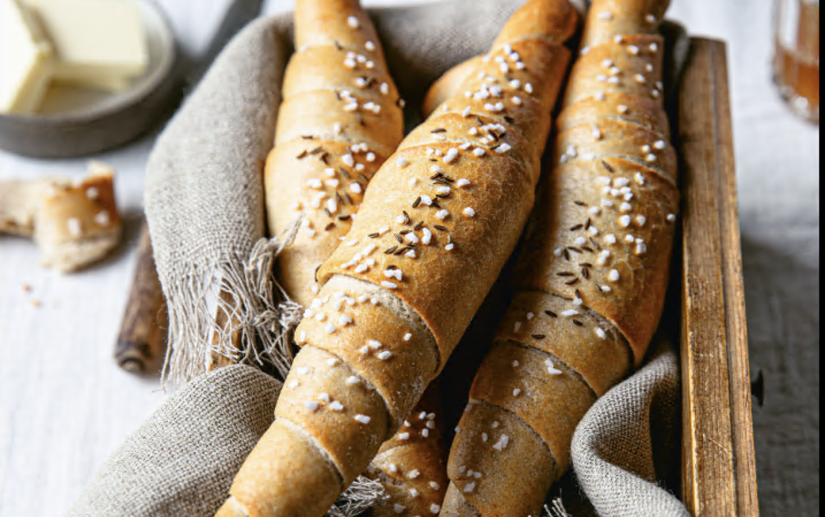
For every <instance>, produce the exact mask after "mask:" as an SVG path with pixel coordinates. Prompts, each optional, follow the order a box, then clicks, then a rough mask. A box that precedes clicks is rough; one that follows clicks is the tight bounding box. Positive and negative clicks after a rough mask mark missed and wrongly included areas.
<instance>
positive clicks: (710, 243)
mask: <svg viewBox="0 0 825 517" xmlns="http://www.w3.org/2000/svg"><path fill="white" fill-rule="evenodd" d="M728 85H729V83H728V71H727V59H726V47H725V44H724V43H722V42H719V41H712V40H707V39H697V38H694V39H692V40H691V48H690V55H689V59H688V63H687V65H686V68H685V71H684V76H683V78H682V84H681V91H680V93H679V99H678V118H679V135H678V140H679V147H680V156H681V160H682V164H681V174H682V192H683V197H684V199H683V218H682V230H683V240H682V257H681V258H682V271H681V284H682V285H681V287H682V338H681V347H680V348H681V361H682V395H683V397H682V398H683V402H682V404H683V414H682V419H683V438H682V444H683V447H682V498H683V500H684V502H685V504H686V505H687V507H688V509H689V510H690V511H691V512H692V513H693V514H694V515H701V516H716V515H724V516H755V515H758V514H759V507H758V504H757V495H756V466H755V458H754V448H753V422H752V419H751V390H750V373H749V368H748V346H747V329H746V320H745V293H744V285H743V279H742V257H741V248H740V234H739V219H738V202H737V194H736V169H735V165H734V154H733V131H732V124H731V116H730V97H729V91H728Z"/></svg>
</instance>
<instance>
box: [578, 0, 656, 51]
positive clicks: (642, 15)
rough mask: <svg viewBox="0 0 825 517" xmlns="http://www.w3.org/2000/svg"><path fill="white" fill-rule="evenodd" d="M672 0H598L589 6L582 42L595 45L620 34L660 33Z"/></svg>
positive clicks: (585, 45)
mask: <svg viewBox="0 0 825 517" xmlns="http://www.w3.org/2000/svg"><path fill="white" fill-rule="evenodd" d="M669 5H670V0H598V1H596V2H593V4H592V5H591V7H590V14H589V15H588V18H587V23H586V24H585V26H584V34H583V35H582V46H583V47H584V48H588V47H590V48H592V47H594V46H596V45H599V44H601V43H606V42H608V41H612V40H613V38H615V37H616V36H617V35H629V34H657V33H658V32H659V25H660V24H661V22H662V20H663V19H664V17H665V12H666V11H667V8H668V6H669Z"/></svg>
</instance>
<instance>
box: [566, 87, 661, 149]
mask: <svg viewBox="0 0 825 517" xmlns="http://www.w3.org/2000/svg"><path fill="white" fill-rule="evenodd" d="M631 99H632V100H633V102H631ZM631 104H632V105H633V110H630V109H629V108H628V110H627V111H623V112H620V111H619V106H630V105H631ZM604 120H616V121H621V122H627V123H631V124H638V125H640V126H642V127H644V128H647V129H649V130H651V131H653V132H654V133H656V134H657V135H659V136H661V137H662V138H664V139H665V140H669V139H670V124H669V122H668V119H667V113H666V112H665V111H664V110H663V109H662V106H661V104H660V103H659V101H658V100H655V99H643V98H639V97H632V96H630V95H627V94H624V93H605V98H604V100H600V99H597V98H596V97H593V96H591V97H585V98H583V99H581V100H580V101H578V102H577V103H576V104H575V105H573V106H570V107H569V108H567V109H564V110H562V112H561V113H559V116H558V118H557V119H556V131H557V132H559V133H561V132H563V131H566V130H568V129H570V128H571V127H574V126H578V125H581V124H591V127H592V126H593V125H594V124H597V123H599V122H601V121H604Z"/></svg>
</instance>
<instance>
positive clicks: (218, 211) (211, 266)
mask: <svg viewBox="0 0 825 517" xmlns="http://www.w3.org/2000/svg"><path fill="white" fill-rule="evenodd" d="M520 3H521V2H498V1H494V0H486V1H480V2H479V1H472V2H471V1H468V0H458V1H454V2H449V3H442V4H435V5H430V6H424V7H421V6H419V7H410V8H400V9H376V10H374V11H372V12H371V14H372V16H373V19H374V21H375V23H376V27H377V29H378V31H379V34H380V37H381V38H382V42H383V43H384V46H385V50H386V53H387V57H388V61H389V63H390V68H391V71H392V72H393V75H394V77H395V78H396V81H397V82H398V84H399V85H400V87H401V90H402V95H404V96H405V97H406V98H407V99H408V100H409V102H410V103H411V105H413V106H414V105H416V104H417V102H418V101H419V100H420V99H421V98H422V97H423V94H424V93H425V92H426V88H427V87H428V86H429V85H430V84H431V83H432V81H433V80H435V79H436V78H437V77H438V76H439V75H440V74H441V73H443V72H444V71H445V70H447V69H448V68H449V67H451V66H453V65H455V64H457V63H459V62H461V61H463V60H465V59H468V58H470V57H472V56H475V55H478V54H480V53H482V52H484V51H486V49H487V48H488V47H489V45H490V43H491V42H492V40H493V39H494V38H495V36H496V34H497V33H498V31H499V29H500V27H501V26H502V25H503V23H504V22H505V20H506V19H507V17H509V15H510V14H511V13H512V12H513V10H515V8H517V7H518V6H519V5H520ZM458 19H461V20H462V22H463V23H462V24H458V25H457V24H455V20H458ZM291 39H292V35H291V20H290V17H289V16H288V15H287V16H280V17H274V18H264V19H260V20H258V21H256V22H254V23H252V24H250V26H249V27H247V28H246V29H245V30H244V31H243V32H242V33H241V34H240V35H239V36H237V37H236V38H235V39H234V41H233V42H231V43H230V44H229V46H228V47H227V48H226V49H225V51H224V52H223V53H222V54H221V56H220V57H219V58H218V60H217V61H216V63H215V64H214V66H213V67H212V69H211V70H210V71H209V73H208V74H207V75H206V77H205V78H204V80H203V82H202V84H201V85H200V86H199V87H198V89H197V90H196V91H195V92H194V94H193V95H192V96H191V97H190V98H189V99H188V100H187V102H186V104H185V105H184V107H183V108H182V110H181V111H180V112H179V114H178V115H177V116H176V117H175V119H174V120H173V121H172V122H171V123H170V124H169V126H168V127H167V128H166V130H165V131H164V132H163V134H162V135H161V136H160V138H159V139H158V142H157V144H156V146H155V149H154V151H153V153H152V156H151V158H150V161H149V166H148V173H147V174H148V175H147V187H146V202H147V216H148V220H149V223H150V231H151V233H152V239H153V242H154V247H155V258H156V262H157V266H158V271H159V275H160V277H161V282H162V284H163V287H164V291H165V294H166V295H167V299H168V304H169V305H170V306H171V309H170V310H171V314H170V331H171V334H170V339H171V340H172V341H173V342H172V352H171V353H172V367H173V368H180V369H179V370H178V371H173V372H172V375H173V378H177V379H181V380H189V379H191V378H195V380H194V381H193V382H192V383H191V384H189V385H188V386H186V387H185V388H184V389H183V391H181V392H180V393H178V394H177V395H175V396H174V397H173V398H172V399H170V400H169V401H168V402H167V403H165V404H164V405H163V406H162V407H161V409H160V410H158V412H157V413H156V414H155V415H153V417H152V418H151V419H150V420H149V421H148V422H147V423H146V424H145V425H144V426H143V427H141V429H140V430H139V431H138V432H137V433H136V434H135V435H133V436H132V437H131V438H130V439H129V440H127V442H126V443H125V444H124V445H123V446H122V447H121V448H120V449H119V450H118V451H117V452H116V453H115V454H114V456H113V457H112V458H111V459H110V460H109V462H108V463H107V464H106V466H105V467H104V468H103V470H102V472H101V473H100V474H98V476H97V477H96V478H95V480H94V481H93V482H92V483H91V484H90V485H89V486H88V488H87V489H86V490H85V491H84V493H83V495H82V496H81V498H80V500H79V501H78V502H77V504H76V505H75V507H74V509H73V510H72V512H71V513H70V515H72V516H77V517H79V516H92V515H133V516H142V515H147V516H149V515H176V514H177V515H180V514H186V515H209V514H210V512H214V511H215V510H217V508H218V507H219V506H220V504H221V502H222V501H223V500H224V498H225V496H226V494H227V492H228V488H229V485H230V483H231V480H232V477H233V476H234V472H235V471H237V469H238V468H239V466H240V464H241V462H242V461H243V459H244V458H245V456H246V454H247V453H248V452H249V451H250V450H251V449H252V447H253V446H254V444H255V442H256V436H255V435H256V433H257V435H258V436H260V435H261V434H262V433H263V431H264V430H265V429H266V427H267V426H268V423H271V421H272V418H273V416H272V412H273V409H274V401H275V398H276V396H277V392H278V388H279V386H280V383H279V382H278V381H277V380H275V379H274V378H270V377H267V376H265V375H263V374H261V373H260V372H259V371H258V370H256V369H255V368H252V367H249V366H234V367H230V368H226V369H221V370H218V371H216V372H213V373H209V374H206V375H201V376H200V377H198V375H199V374H201V373H202V372H203V371H205V370H206V367H207V362H205V361H203V359H202V358H203V357H204V356H208V354H209V352H210V350H211V349H213V342H212V341H211V340H210V339H209V334H208V331H209V329H208V328H205V327H204V328H196V327H197V325H198V323H197V320H198V319H199V318H201V317H204V318H208V317H209V313H208V311H210V310H214V307H210V306H209V304H208V303H206V302H204V301H203V299H204V298H205V297H207V296H208V294H209V293H210V292H212V293H214V292H215V291H214V289H215V286H217V288H218V289H219V290H221V291H224V292H229V293H230V294H231V295H233V296H235V299H234V300H233V302H232V304H237V302H238V301H242V302H243V304H244V305H245V304H247V303H248V302H249V301H250V298H254V296H255V293H248V292H241V293H240V294H239V290H241V291H242V290H244V289H246V290H249V289H252V290H254V287H252V288H250V287H249V285H248V284H250V283H251V284H254V285H256V286H257V287H261V286H262V289H261V291H264V292H265V291H271V287H272V286H271V285H270V284H269V283H267V282H263V283H261V282H262V280H261V277H262V276H265V275H266V273H267V272H268V269H267V267H266V266H265V265H264V266H260V264H259V265H258V266H257V267H256V265H255V264H250V262H249V260H248V257H249V256H250V255H253V256H254V255H256V254H258V253H259V252H262V253H264V254H266V253H270V254H271V253H272V252H274V251H275V250H273V249H272V248H267V247H266V240H265V239H263V237H264V235H263V234H264V229H263V203H262V198H263V194H262V184H261V176H260V173H261V166H262V164H263V160H264V159H265V157H266V154H267V153H268V151H269V150H270V148H271V145H272V141H273V132H274V127H275V121H276V116H277V107H278V103H279V100H280V95H279V86H280V82H281V78H282V75H283V69H284V66H285V64H286V58H287V57H288V56H289V53H290V50H291V48H290V41H291ZM444 49H449V52H445V50H444ZM408 115H410V116H409V120H408V122H409V123H410V124H414V123H415V122H416V121H417V116H416V114H415V113H411V114H408ZM204 128H209V130H208V131H205V130H204ZM262 239H263V240H262ZM262 243H263V244H262ZM261 250H263V251H261ZM250 271H256V273H255V274H253V275H252V276H251V278H252V281H251V282H250V276H249V272H250ZM204 279H205V280H204ZM274 302H275V300H268V304H265V305H266V306H265V307H264V309H269V310H272V309H273V308H274ZM193 304H199V306H198V308H197V309H196V310H195V311H194V312H193V311H191V306H192V305H193ZM232 304H230V305H232ZM260 309H261V307H256V308H254V310H252V311H250V312H249V314H242V313H237V312H236V313H233V314H232V318H233V320H234V322H237V321H240V325H241V326H242V327H244V328H245V329H247V330H249V332H250V333H249V334H248V336H247V337H246V338H247V339H249V340H250V342H251V341H254V339H255V335H254V332H256V330H255V329H256V328H257V327H258V326H260V325H261V321H260ZM176 310H178V312H175V311H176ZM205 311H207V312H205ZM192 319H194V320H196V323H195V325H194V326H193V324H192V321H190V320H192ZM277 320H278V316H276V317H275V321H270V322H268V323H267V324H272V325H274V324H275V323H278V321H277ZM193 344H194V345H197V346H192V345H193ZM175 347H177V349H176V348H175ZM217 351H218V352H220V351H222V350H221V348H218V349H217ZM176 354H177V355H176ZM652 357H653V359H652V361H651V363H650V365H649V366H648V367H646V368H644V369H642V370H640V371H639V372H638V373H636V374H635V375H634V376H633V377H631V379H629V380H628V383H629V384H628V383H625V384H626V385H625V384H623V385H622V386H619V387H617V388H616V389H615V390H614V391H612V392H611V394H610V395H611V400H614V399H617V398H618V399H620V400H621V401H622V403H621V404H618V405H617V404H615V403H614V404H606V405H601V406H597V407H594V408H593V410H592V411H591V413H589V414H588V419H589V421H591V422H594V424H593V427H588V428H586V431H583V432H582V433H581V434H580V435H577V440H576V442H577V444H576V445H574V447H575V448H576V450H575V451H574V458H577V462H576V463H577V467H578V468H579V470H580V471H579V472H577V475H578V477H579V479H581V480H582V481H583V483H582V488H583V489H584V490H585V492H586V493H587V495H588V496H589V498H590V499H591V501H592V502H593V504H594V506H595V507H596V508H597V509H599V511H600V512H601V513H602V515H612V513H610V512H612V511H614V509H618V508H622V509H623V510H624V511H628V509H630V511H631V513H630V514H635V515H662V516H668V515H673V516H681V515H685V514H686V512H685V510H684V508H683V507H682V505H681V503H679V502H678V500H677V499H676V498H675V497H674V496H673V495H672V494H670V493H669V492H667V491H665V490H662V489H660V488H658V487H657V486H656V485H655V482H656V479H657V473H656V471H655V469H654V468H653V465H654V450H653V447H652V442H651V440H652V438H651V428H650V421H651V420H652V421H656V422H663V424H660V425H662V426H663V427H664V428H665V429H670V428H674V427H675V426H677V422H678V405H677V400H678V391H679V386H678V361H677V360H676V358H675V352H674V351H673V349H672V347H668V346H667V345H662V348H659V349H657V352H656V353H655V354H653V356H652ZM216 394H220V396H216ZM631 399H632V400H631ZM617 408H618V409H624V411H621V410H620V411H617ZM631 411H636V413H632V414H631ZM267 420H268V422H267ZM661 436H662V437H664V438H668V437H669V438H673V434H672V433H665V434H663V435H661ZM668 445H669V446H670V447H672V446H673V445H675V442H674V441H673V440H672V439H671V440H670V443H669V444H668ZM628 446H630V448H629V449H628ZM615 447H618V448H619V450H622V451H625V454H623V455H619V456H616V457H613V458H607V457H604V456H603V451H604V450H605V449H612V448H615ZM659 452H661V451H657V453H659ZM610 460H613V462H614V463H613V470H612V474H613V476H612V478H611V479H610V482H603V480H600V479H599V476H600V475H601V474H600V472H599V471H600V469H602V468H603V466H604V464H605V462H606V461H610ZM616 515H619V513H616Z"/></svg>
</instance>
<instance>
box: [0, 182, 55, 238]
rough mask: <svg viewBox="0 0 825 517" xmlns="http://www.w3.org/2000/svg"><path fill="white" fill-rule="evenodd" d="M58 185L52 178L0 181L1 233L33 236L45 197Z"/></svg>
mask: <svg viewBox="0 0 825 517" xmlns="http://www.w3.org/2000/svg"><path fill="white" fill-rule="evenodd" d="M58 185H59V182H58V181H56V180H54V179H50V178H46V179H37V180H30V181H19V180H9V181H0V233H10V234H12V235H20V236H23V237H31V236H32V235H33V234H34V218H35V215H36V214H37V211H38V210H39V209H40V204H41V203H42V201H43V198H44V197H45V196H46V195H47V194H48V193H50V192H53V191H54V189H55V187H56V186H58Z"/></svg>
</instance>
